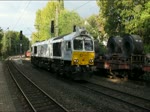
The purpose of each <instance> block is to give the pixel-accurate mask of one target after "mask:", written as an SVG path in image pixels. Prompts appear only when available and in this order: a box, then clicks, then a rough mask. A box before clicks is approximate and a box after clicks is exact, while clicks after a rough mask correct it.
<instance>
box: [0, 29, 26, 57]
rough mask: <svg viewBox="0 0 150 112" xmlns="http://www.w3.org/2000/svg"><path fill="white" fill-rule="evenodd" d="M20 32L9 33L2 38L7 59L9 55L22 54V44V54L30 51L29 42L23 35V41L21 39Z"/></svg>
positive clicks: (3, 51) (3, 50)
mask: <svg viewBox="0 0 150 112" xmlns="http://www.w3.org/2000/svg"><path fill="white" fill-rule="evenodd" d="M19 36H20V32H16V31H7V32H5V33H4V36H3V38H2V53H3V55H4V56H5V57H7V56H8V55H17V54H20V43H21V44H22V53H24V52H25V51H27V50H28V49H29V40H28V38H27V37H25V35H23V37H22V40H20V38H19Z"/></svg>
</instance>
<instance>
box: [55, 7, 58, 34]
mask: <svg viewBox="0 0 150 112" xmlns="http://www.w3.org/2000/svg"><path fill="white" fill-rule="evenodd" d="M55 21H56V22H55V23H56V24H55V25H56V26H55V30H56V32H55V36H56V37H58V5H57V6H56V17H55Z"/></svg>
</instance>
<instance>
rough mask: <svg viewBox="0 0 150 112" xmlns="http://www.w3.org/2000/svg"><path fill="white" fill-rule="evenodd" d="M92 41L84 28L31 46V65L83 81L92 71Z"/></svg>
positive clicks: (93, 56)
mask: <svg viewBox="0 0 150 112" xmlns="http://www.w3.org/2000/svg"><path fill="white" fill-rule="evenodd" d="M94 58H95V52H94V39H93V37H92V36H91V35H90V34H89V33H88V32H87V31H86V29H84V28H79V27H76V31H74V32H72V33H70V34H67V35H63V36H58V37H54V38H50V39H48V40H45V41H42V42H36V43H34V44H33V45H32V46H31V63H32V64H33V65H35V66H38V67H42V68H46V69H48V70H50V71H51V72H54V73H56V74H57V75H61V76H67V77H70V78H71V79H74V80H84V79H86V78H89V77H90V76H91V75H92V71H93V69H94Z"/></svg>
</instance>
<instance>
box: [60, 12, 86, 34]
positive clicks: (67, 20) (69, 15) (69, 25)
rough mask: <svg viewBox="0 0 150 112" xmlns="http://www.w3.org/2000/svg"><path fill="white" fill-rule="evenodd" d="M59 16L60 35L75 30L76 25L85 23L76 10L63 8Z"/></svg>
mask: <svg viewBox="0 0 150 112" xmlns="http://www.w3.org/2000/svg"><path fill="white" fill-rule="evenodd" d="M58 18H59V19H58V24H59V26H58V29H59V35H64V34H67V33H70V32H73V26H74V25H76V26H82V25H83V20H82V18H81V17H80V16H79V15H78V14H77V13H76V12H72V11H67V10H63V11H61V12H60V14H59V17H58Z"/></svg>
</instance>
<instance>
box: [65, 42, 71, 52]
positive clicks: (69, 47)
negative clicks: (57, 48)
mask: <svg viewBox="0 0 150 112" xmlns="http://www.w3.org/2000/svg"><path fill="white" fill-rule="evenodd" d="M66 50H67V51H69V50H71V42H70V41H68V42H66Z"/></svg>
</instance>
